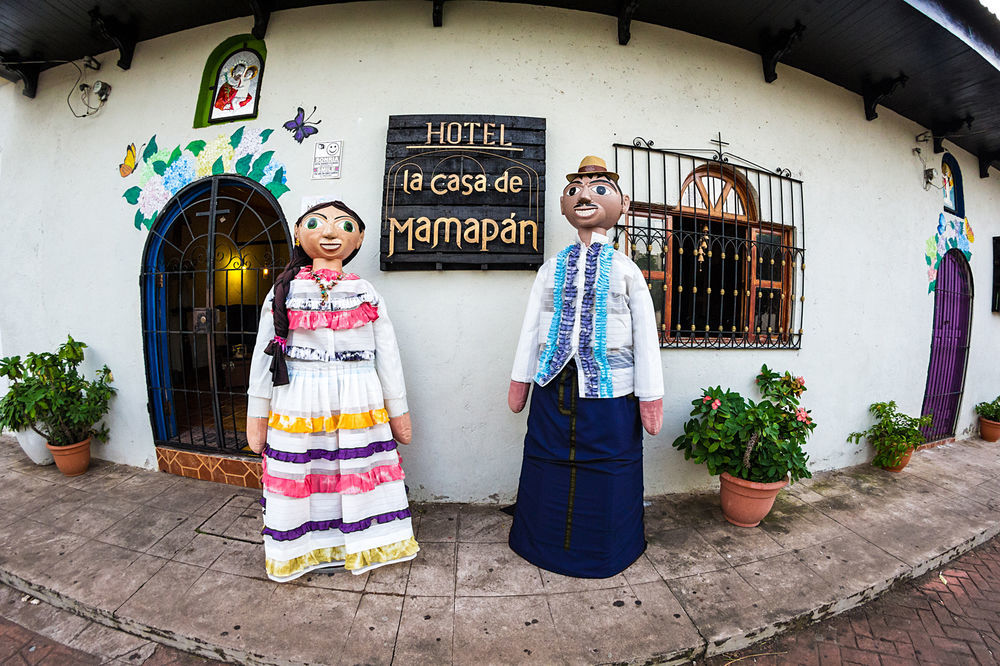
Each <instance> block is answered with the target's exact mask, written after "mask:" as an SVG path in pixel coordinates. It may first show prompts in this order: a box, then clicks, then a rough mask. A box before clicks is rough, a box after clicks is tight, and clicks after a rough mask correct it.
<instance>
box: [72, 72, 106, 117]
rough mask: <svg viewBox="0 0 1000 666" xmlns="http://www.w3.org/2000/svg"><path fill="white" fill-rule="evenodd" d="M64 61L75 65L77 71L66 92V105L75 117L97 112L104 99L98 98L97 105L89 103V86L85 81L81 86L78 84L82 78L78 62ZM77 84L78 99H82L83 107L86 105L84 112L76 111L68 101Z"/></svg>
mask: <svg viewBox="0 0 1000 666" xmlns="http://www.w3.org/2000/svg"><path fill="white" fill-rule="evenodd" d="M66 62H68V63H70V64H71V65H73V66H74V67H76V71H77V75H76V81H75V82H74V83H73V87H72V88H70V90H69V92H68V93H66V106H68V107H69V111H70V113H72V114H73V115H74V116H75V117H77V118H86V117H87V116H92V115H94V114H95V113H97V112H98V111H100V110H101V108H102V107H103V106H104V100H103V99H102V100H100V102H99V103H98V105H97V106H91V105H90V86H89V85H88V84H86V83H84V84H83V85H82V86H80V79H82V78H83V70H82V69H81V68H80V66H79V65H78V64H76V63H75V62H74V61H72V60H67V61H66ZM77 86H79V89H80V101H82V102H83V105H84V106H85V107H87V111H86V112H84V113H77V112H76V109H74V108H73V104H72V103H70V97H71V96H72V95H73V91H74V90H76V89H77Z"/></svg>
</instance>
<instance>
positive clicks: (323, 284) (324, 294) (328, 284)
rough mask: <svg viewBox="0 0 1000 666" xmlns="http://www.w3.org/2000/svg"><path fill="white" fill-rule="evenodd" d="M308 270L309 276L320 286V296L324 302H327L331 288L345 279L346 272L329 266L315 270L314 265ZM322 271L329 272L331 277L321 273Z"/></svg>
mask: <svg viewBox="0 0 1000 666" xmlns="http://www.w3.org/2000/svg"><path fill="white" fill-rule="evenodd" d="M308 270H309V277H310V278H311V279H312V280H313V282H315V283H316V286H318V287H319V295H320V298H322V299H323V302H324V303H326V301H327V299H328V298H329V296H330V290H331V289H333V288H334V287H335V286H337V283H339V282H340V281H341V280H343V279H344V274H343V273H340V272H338V271H334V270H331V269H329V268H321V269H319V271H314V270H313V269H312V267H310V268H309V269H308ZM321 273H326V274H329V276H330V277H325V276H323V275H321Z"/></svg>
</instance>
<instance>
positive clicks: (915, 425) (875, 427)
mask: <svg viewBox="0 0 1000 666" xmlns="http://www.w3.org/2000/svg"><path fill="white" fill-rule="evenodd" d="M868 411H869V412H871V413H872V415H873V416H874V417H875V423H874V424H872V426H871V427H870V428H868V429H867V430H863V431H861V432H852V433H851V434H850V435H848V436H847V441H849V442H854V443H855V444H860V443H861V440H862V439H866V440H868V443H869V444H871V445H872V446H873V447H874V448H875V457H874V458H872V465H875V466H877V467H895V466H896V465H898V464H899V463H900V462H902V460H903V456H904V455H906V452H907V451H909V450H910V449H912V448H914V447H915V446H917V445H919V444H923V442H924V435H923V433H921V432H920V428H926V427H927V426H929V425H930V424H931V419H932V417H931V415H930V414H928V415H926V416H920V417H915V416H909V415H907V414H904V413H902V412H900V411H899V408H898V407H897V405H896V401H895V400H890V401H889V402H876V403H873V404H872V405H870V406H869V407H868Z"/></svg>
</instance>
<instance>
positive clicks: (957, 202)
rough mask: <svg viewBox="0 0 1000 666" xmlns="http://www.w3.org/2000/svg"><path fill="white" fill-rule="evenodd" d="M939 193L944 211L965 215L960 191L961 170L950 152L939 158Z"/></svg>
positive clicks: (960, 215)
mask: <svg viewBox="0 0 1000 666" xmlns="http://www.w3.org/2000/svg"><path fill="white" fill-rule="evenodd" d="M941 185H942V187H941V195H942V197H943V199H944V201H943V204H944V211H945V212H946V213H951V214H952V215H956V216H958V217H961V218H964V217H965V195H964V193H963V192H962V170H961V169H959V167H958V162H957V161H955V158H954V157H952V155H951V153H945V154H944V157H942V158H941Z"/></svg>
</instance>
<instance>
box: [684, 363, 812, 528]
mask: <svg viewBox="0 0 1000 666" xmlns="http://www.w3.org/2000/svg"><path fill="white" fill-rule="evenodd" d="M756 384H757V389H758V390H759V391H760V395H761V401H760V402H754V401H753V400H748V399H746V398H744V397H743V396H741V395H740V394H739V393H737V392H735V391H730V390H725V391H724V390H722V388H721V387H718V386H717V387H715V388H710V389H706V390H705V391H704V393H703V394H702V395H701V397H699V398H697V399H695V400H693V401H692V402H691V404H692V405H694V409H693V410H692V411H691V416H693V417H695V418H693V419H691V420H690V421H688V422H687V423H685V424H684V434H683V435H681V436H680V437H678V438H677V439H675V440H674V443H673V446H674V448H677V449H680V450H681V451H683V452H684V458H685V459H686V460H687V459H690V460H694V461H695V462H697V463H705V465H707V466H708V472H709V474H718V475H719V482H720V497H721V500H722V513H723V516H724V517H725V519H726V520H728V521H729V522H731V523H733V524H734V525H739V526H740V527H755V526H756V525H758V524H759V523H760V521H761V520H762V519H763V518H764V517H765V516H766V515H767V514H768V512H769V511H770V510H771V507H772V506H773V505H774V499H775V497H777V495H778V491H779V490H781V489H782V488H783V487H785V486H786V485H788V483H789V482H792V483H794V482H795V481H798V480H799V479H800V478H809V477H811V476H812V474H810V472H809V470H808V468H807V467H806V463H807V462H808V460H809V456H808V455H807V454H806V453H805V452H804V451H803V450H802V447H803V445H804V444H805V441H806V437H808V436H809V433H811V432H812V431H813V430H814V429H815V428H816V423H815V422H814V421H813V420H812V417H811V416H810V415H809V411H808V410H806V409H804V408H802V407H800V406H799V397H800V396H801V395H802V393H803V392H804V391H805V390H806V385H805V380H804V379H803V378H802V377H793V376H792V375H791V373H788V372H785V373H784V374H783V375H779V374H778V373H776V372H773V371H771V370H770V369H769V368H768V367H767V366H766V365H764V366H761V369H760V374H759V375H757V379H756Z"/></svg>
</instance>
